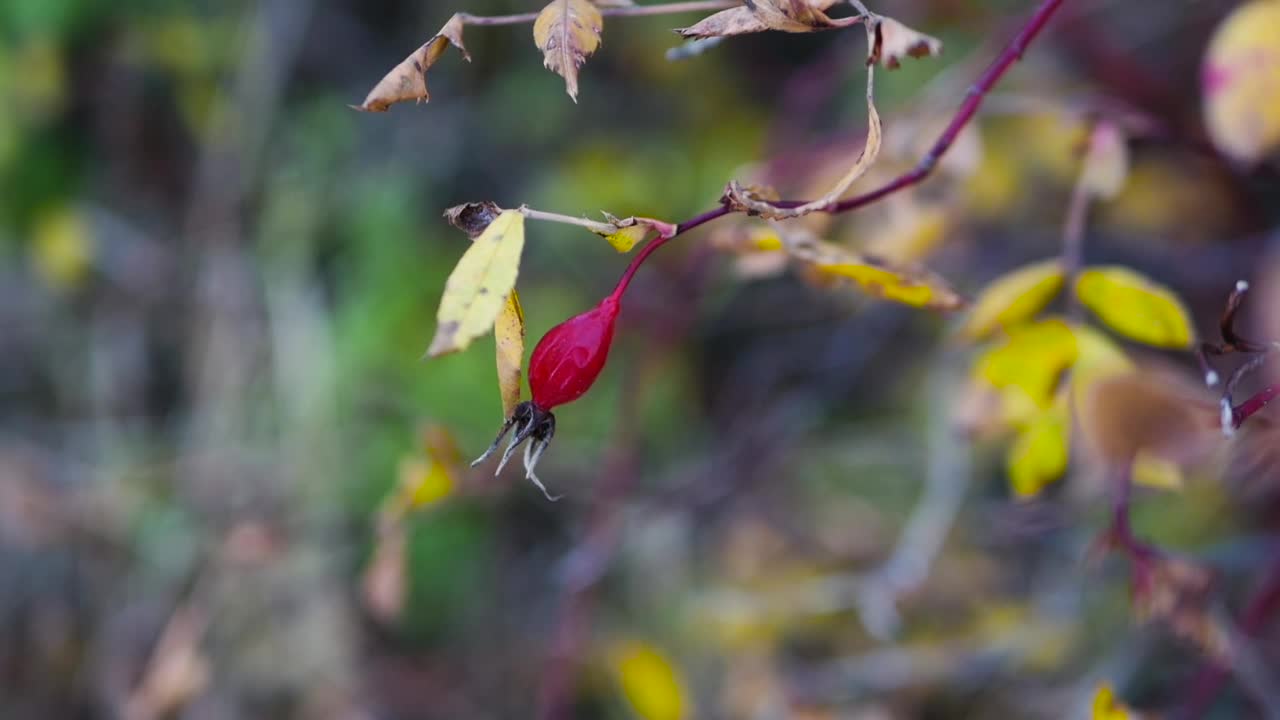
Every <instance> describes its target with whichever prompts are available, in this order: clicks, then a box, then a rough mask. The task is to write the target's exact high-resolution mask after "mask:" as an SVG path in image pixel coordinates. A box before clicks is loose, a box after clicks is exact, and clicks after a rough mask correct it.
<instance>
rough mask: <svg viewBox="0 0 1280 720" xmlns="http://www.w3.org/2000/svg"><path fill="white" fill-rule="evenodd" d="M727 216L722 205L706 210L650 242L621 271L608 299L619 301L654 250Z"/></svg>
mask: <svg viewBox="0 0 1280 720" xmlns="http://www.w3.org/2000/svg"><path fill="white" fill-rule="evenodd" d="M728 214H729V208H727V207H724V206H723V205H722V206H720V207H718V208H716V209H715V210H708V211H707V212H704V213H702V214H701V215H698V216H697V217H693V218H690V219H688V220H685V221H684V222H682V223H680V224H679V225H677V226H676V231H675V232H674V233H672V234H670V235H659V236H658V237H656V238H654V239H652V240H650V241H649V243H648V244H647V245H645V246H644V247H643V248H640V252H638V253H636V255H635V257H633V258H631V263H630V264H628V265H627V269H626V270H623V271H622V277H620V278H618V285H617V287H615V288H614V289H613V294H612V295H610V297H612V298H613V299H614V300H621V299H622V294H623V293H625V292H626V291H627V286H628V285H630V284H631V278H633V277H635V275H636V271H637V270H639V269H640V266H641V265H643V264H644V261H645V260H648V259H649V256H650V255H652V254H653V252H654V251H655V250H657V249H658V248H660V247H662V246H663V245H666V244H667V241H668V240H670V239H671V238H673V237H675V236H677V235H680V234H681V233H686V232H688V231H690V230H692V229H694V228H696V227H698V226H699V225H702V224H705V223H709V222H711V221H712V220H715V219H716V218H718V217H723V216H725V215H728Z"/></svg>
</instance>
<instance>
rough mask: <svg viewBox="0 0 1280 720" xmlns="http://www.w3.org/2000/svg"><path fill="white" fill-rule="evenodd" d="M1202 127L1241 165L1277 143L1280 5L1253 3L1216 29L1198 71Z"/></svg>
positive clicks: (1279, 126)
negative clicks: (1202, 110) (1203, 124)
mask: <svg viewBox="0 0 1280 720" xmlns="http://www.w3.org/2000/svg"><path fill="white" fill-rule="evenodd" d="M1200 79H1201V85H1202V91H1203V93H1204V118H1205V126H1206V127H1207V129H1208V130H1209V137H1210V138H1212V140H1213V143H1214V144H1215V145H1217V146H1218V149H1219V150H1221V151H1222V152H1223V153H1224V154H1226V155H1228V156H1230V157H1232V158H1234V159H1235V160H1238V161H1240V162H1245V163H1253V162H1257V161H1259V160H1261V159H1262V158H1263V157H1265V156H1266V155H1267V154H1269V153H1270V152H1271V151H1272V150H1274V149H1275V148H1276V147H1277V145H1280V2H1276V0H1254V1H1253V2H1249V3H1245V4H1243V5H1241V6H1240V7H1238V8H1236V9H1235V11H1234V12H1232V13H1231V14H1230V15H1228V16H1227V18H1226V20H1224V21H1223V22H1222V24H1221V25H1219V26H1218V29H1217V30H1216V31H1215V32H1214V34H1213V39H1212V40H1211V41H1210V43H1209V48H1208V50H1207V51H1206V53H1205V57H1204V63H1203V66H1202V67H1201V71H1200Z"/></svg>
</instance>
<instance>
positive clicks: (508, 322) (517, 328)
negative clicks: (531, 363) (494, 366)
mask: <svg viewBox="0 0 1280 720" xmlns="http://www.w3.org/2000/svg"><path fill="white" fill-rule="evenodd" d="M493 337H494V342H495V345H496V346H497V351H498V391H499V392H500V393H501V394H502V417H504V418H509V417H511V413H512V411H513V410H515V408H516V405H518V404H519V403H520V369H521V368H522V367H524V309H523V308H521V307H520V296H519V295H517V294H516V291H515V290H512V291H511V293H510V294H509V295H507V300H506V302H504V303H503V304H502V310H501V311H499V312H498V319H497V320H496V321H495V322H494V324H493Z"/></svg>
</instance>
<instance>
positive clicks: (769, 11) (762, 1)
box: [676, 0, 863, 38]
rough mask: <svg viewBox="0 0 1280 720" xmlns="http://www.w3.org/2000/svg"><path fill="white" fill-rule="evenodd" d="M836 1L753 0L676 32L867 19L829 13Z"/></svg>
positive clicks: (701, 34)
mask: <svg viewBox="0 0 1280 720" xmlns="http://www.w3.org/2000/svg"><path fill="white" fill-rule="evenodd" d="M835 3H836V0H752V2H748V3H746V4H745V5H742V6H740V7H734V8H729V9H728V10H721V11H720V12H718V13H716V14H714V15H711V16H709V17H707V18H704V19H703V20H702V21H701V22H699V23H697V24H696V25H693V26H691V27H687V28H680V29H678V30H676V32H677V33H679V34H680V35H682V36H684V37H687V38H708V37H728V36H731V35H747V34H750V33H758V32H764V31H766V30H777V31H780V32H789V33H811V32H818V31H821V30H834V29H837V28H843V27H849V26H850V25H856V24H857V23H860V22H862V21H863V17H862V16H861V15H855V16H852V17H847V18H835V19H833V18H831V17H828V16H827V14H826V12H825V11H826V10H827V9H828V8H830V7H831V6H832V5H834V4H835Z"/></svg>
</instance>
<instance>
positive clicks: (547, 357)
mask: <svg viewBox="0 0 1280 720" xmlns="http://www.w3.org/2000/svg"><path fill="white" fill-rule="evenodd" d="M618 307H619V306H618V299H617V297H615V296H614V295H609V296H608V297H606V298H605V299H604V300H602V301H601V302H600V304H599V305H597V306H595V307H594V308H592V309H591V310H588V311H587V312H584V313H582V314H581V315H576V316H574V317H571V318H569V319H568V320H565V321H564V322H562V323H560V324H559V325H556V326H555V327H553V328H551V329H550V330H548V331H547V334H546V335H544V336H542V339H541V340H539V341H538V346H537V347H535V348H534V349H533V355H532V356H531V357H530V358H529V391H530V393H531V394H532V395H533V404H534V405H536V406H538V408H540V409H542V410H544V411H545V410H551V409H552V408H554V407H556V406H558V405H564V404H565V403H568V402H572V401H574V400H577V399H578V398H579V397H582V394H583V393H585V392H586V391H587V390H589V389H590V388H591V386H592V385H593V384H594V383H595V381H596V378H598V377H600V371H601V370H603V369H604V364H605V361H606V360H608V359H609V346H610V345H611V344H612V343H613V327H614V321H615V320H617V318H618Z"/></svg>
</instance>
